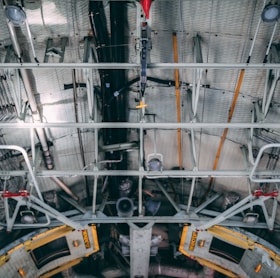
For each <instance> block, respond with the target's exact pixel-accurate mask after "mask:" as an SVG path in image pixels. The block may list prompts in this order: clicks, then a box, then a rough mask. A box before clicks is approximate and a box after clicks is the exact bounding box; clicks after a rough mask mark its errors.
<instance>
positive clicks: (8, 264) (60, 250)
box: [0, 225, 99, 278]
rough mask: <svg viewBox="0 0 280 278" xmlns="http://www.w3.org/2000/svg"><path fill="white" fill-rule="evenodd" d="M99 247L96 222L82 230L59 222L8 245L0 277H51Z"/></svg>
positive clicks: (1, 265)
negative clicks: (57, 225) (53, 226)
mask: <svg viewBox="0 0 280 278" xmlns="http://www.w3.org/2000/svg"><path fill="white" fill-rule="evenodd" d="M20 242H22V243H20ZM98 250H99V245H98V239H97V232H96V226H95V225H90V226H87V227H86V228H84V229H83V230H75V229H73V228H71V227H69V226H60V227H57V228H54V229H50V230H45V231H43V232H41V233H38V234H37V235H34V233H33V234H31V236H25V238H23V239H20V240H17V241H16V242H15V243H13V244H12V245H9V246H8V247H6V250H5V251H6V253H5V254H3V255H2V256H1V257H0V277H5V278H15V277H19V278H20V277H26V278H34V277H38V278H39V277H40V278H47V277H51V276H53V275H54V274H56V273H59V272H61V271H63V270H65V269H67V268H70V267H71V266H73V265H76V264H78V263H80V262H81V261H82V259H83V258H84V257H87V256H89V255H91V254H93V253H95V252H97V251H98Z"/></svg>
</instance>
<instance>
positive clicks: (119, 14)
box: [89, 1, 127, 197]
mask: <svg viewBox="0 0 280 278" xmlns="http://www.w3.org/2000/svg"><path fill="white" fill-rule="evenodd" d="M89 19H90V20H91V22H90V23H91V27H92V28H93V33H94V35H95V36H96V38H95V41H96V44H97V45H96V51H97V54H98V59H99V61H100V62H125V60H126V59H125V53H126V51H125V45H126V42H125V31H126V30H125V27H126V25H127V24H126V22H127V12H126V3H124V2H117V1H111V2H110V28H111V43H110V38H109V34H108V31H107V25H106V17H105V13H104V7H103V3H102V2H96V1H89ZM99 73H100V79H101V93H102V96H103V111H102V118H103V121H104V122H125V121H126V120H127V113H126V111H127V99H126V98H127V97H126V94H125V93H124V94H119V93H117V92H118V91H119V89H120V88H123V87H124V86H125V84H126V78H125V71H124V70H100V71H99ZM123 142H127V130H125V129H104V130H103V143H104V144H105V145H108V144H116V143H123ZM119 157H120V153H119V152H113V153H106V160H116V159H119ZM126 161H127V159H126V156H125V155H123V161H122V162H121V163H108V165H107V168H108V169H116V170H120V169H127V162H126ZM119 183H120V181H119V178H118V177H110V178H109V185H110V187H109V188H110V194H111V196H113V197H117V196H118V191H117V188H118V186H117V185H118V184H119Z"/></svg>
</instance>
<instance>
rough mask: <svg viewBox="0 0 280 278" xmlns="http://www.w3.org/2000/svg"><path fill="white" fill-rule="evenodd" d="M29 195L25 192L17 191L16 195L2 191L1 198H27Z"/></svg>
mask: <svg viewBox="0 0 280 278" xmlns="http://www.w3.org/2000/svg"><path fill="white" fill-rule="evenodd" d="M29 195H30V193H29V192H28V191H27V190H19V192H18V193H13V192H9V191H4V192H3V194H2V196H3V198H11V197H27V196H29Z"/></svg>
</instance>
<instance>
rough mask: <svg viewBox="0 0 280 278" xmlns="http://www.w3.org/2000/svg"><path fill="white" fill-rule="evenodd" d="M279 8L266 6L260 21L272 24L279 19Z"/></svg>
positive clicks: (271, 5) (277, 6)
mask: <svg viewBox="0 0 280 278" xmlns="http://www.w3.org/2000/svg"><path fill="white" fill-rule="evenodd" d="M279 15H280V6H279V5H275V4H268V5H266V6H265V7H264V9H263V11H262V20H263V21H264V22H273V21H276V20H277V19H278V18H279Z"/></svg>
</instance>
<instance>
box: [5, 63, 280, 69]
mask: <svg viewBox="0 0 280 278" xmlns="http://www.w3.org/2000/svg"><path fill="white" fill-rule="evenodd" d="M140 68H141V64H140V63H118V62H117V63H107V62H101V63H20V64H19V63H0V69H127V70H135V69H140ZM147 68H148V69H173V70H174V69H208V70H210V69H245V70H265V69H279V68H280V64H279V63H265V64H264V63H254V64H253V63H252V64H248V63H206V62H204V63H178V64H176V63H149V64H147Z"/></svg>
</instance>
